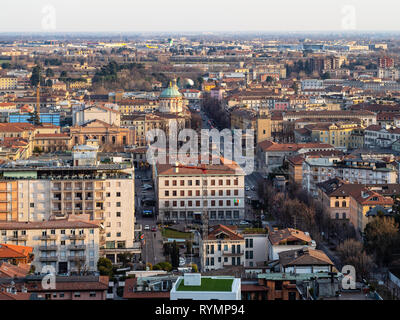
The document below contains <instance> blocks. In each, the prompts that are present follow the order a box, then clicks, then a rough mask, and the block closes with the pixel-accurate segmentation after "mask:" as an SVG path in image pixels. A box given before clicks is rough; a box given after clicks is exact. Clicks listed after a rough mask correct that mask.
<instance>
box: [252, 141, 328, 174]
mask: <svg viewBox="0 0 400 320" xmlns="http://www.w3.org/2000/svg"><path fill="white" fill-rule="evenodd" d="M334 149H335V148H334V147H333V146H332V145H330V144H326V143H322V142H321V143H320V142H314V143H313V142H310V143H275V142H272V141H269V140H266V141H263V142H261V143H259V144H258V145H257V151H256V155H257V160H258V164H259V165H260V169H261V171H263V172H264V173H270V172H272V171H273V170H274V169H276V168H279V167H280V166H282V165H283V163H284V161H285V160H287V159H288V158H289V157H291V156H294V155H298V154H304V153H307V152H311V151H319V152H325V151H333V150H334Z"/></svg>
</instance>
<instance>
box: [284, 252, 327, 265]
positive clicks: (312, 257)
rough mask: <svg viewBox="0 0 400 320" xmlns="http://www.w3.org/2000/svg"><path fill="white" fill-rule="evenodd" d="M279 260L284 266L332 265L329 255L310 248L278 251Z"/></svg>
mask: <svg viewBox="0 0 400 320" xmlns="http://www.w3.org/2000/svg"><path fill="white" fill-rule="evenodd" d="M279 262H280V264H281V265H282V266H284V267H286V266H299V265H301V266H311V265H331V266H333V265H334V264H333V262H332V261H331V259H329V257H328V256H327V255H326V254H325V253H324V252H323V251H321V250H315V249H311V248H303V249H296V250H290V251H283V252H280V253H279Z"/></svg>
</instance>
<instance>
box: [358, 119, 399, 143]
mask: <svg viewBox="0 0 400 320" xmlns="http://www.w3.org/2000/svg"><path fill="white" fill-rule="evenodd" d="M399 139H400V128H394V127H388V128H382V127H381V126H379V125H372V126H368V127H367V128H365V138H364V140H365V146H366V147H382V148H389V147H390V146H391V145H392V144H393V143H394V142H396V141H397V140H399Z"/></svg>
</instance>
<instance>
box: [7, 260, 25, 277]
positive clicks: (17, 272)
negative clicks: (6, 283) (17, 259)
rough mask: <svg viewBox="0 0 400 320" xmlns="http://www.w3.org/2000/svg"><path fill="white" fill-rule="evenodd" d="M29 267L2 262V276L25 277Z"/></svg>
mask: <svg viewBox="0 0 400 320" xmlns="http://www.w3.org/2000/svg"><path fill="white" fill-rule="evenodd" d="M28 271H29V269H26V268H21V267H19V266H15V265H13V264H10V263H7V262H3V263H1V264H0V278H14V277H25V276H26V275H27V274H28Z"/></svg>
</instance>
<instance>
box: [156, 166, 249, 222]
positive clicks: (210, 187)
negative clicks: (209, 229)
mask: <svg viewBox="0 0 400 320" xmlns="http://www.w3.org/2000/svg"><path fill="white" fill-rule="evenodd" d="M204 168H205V170H204V169H203V168H202V167H200V166H199V167H190V166H188V167H185V166H181V165H179V164H178V165H170V164H157V165H156V166H155V168H154V170H155V172H154V177H155V180H156V194H157V200H158V208H157V209H158V217H159V219H160V220H161V221H172V220H177V221H193V220H194V221H201V219H202V215H203V211H204V210H206V211H207V212H208V219H209V220H210V222H212V221H232V220H236V221H238V220H241V219H243V218H244V213H245V204H244V183H245V182H244V176H245V173H244V171H243V170H242V169H241V168H240V167H239V166H238V165H237V164H236V163H235V162H233V163H232V164H226V163H224V160H222V161H221V164H219V165H217V164H210V165H206V166H205V167H204Z"/></svg>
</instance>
